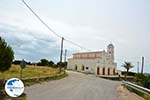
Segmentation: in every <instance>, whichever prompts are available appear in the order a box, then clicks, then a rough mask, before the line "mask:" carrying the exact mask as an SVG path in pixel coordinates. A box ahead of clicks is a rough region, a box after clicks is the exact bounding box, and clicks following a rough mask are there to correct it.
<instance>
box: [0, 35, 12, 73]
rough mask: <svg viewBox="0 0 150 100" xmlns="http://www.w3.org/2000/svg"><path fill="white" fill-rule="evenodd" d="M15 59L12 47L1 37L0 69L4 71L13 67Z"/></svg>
mask: <svg viewBox="0 0 150 100" xmlns="http://www.w3.org/2000/svg"><path fill="white" fill-rule="evenodd" d="M13 59H14V52H13V50H12V48H11V47H10V46H9V45H8V44H7V43H6V41H5V40H4V39H2V38H1V37H0V71H1V72H4V71H6V70H8V69H9V68H10V67H11V64H12V61H13Z"/></svg>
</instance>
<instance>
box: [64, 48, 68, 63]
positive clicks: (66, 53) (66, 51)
mask: <svg viewBox="0 0 150 100" xmlns="http://www.w3.org/2000/svg"><path fill="white" fill-rule="evenodd" d="M66 56H67V49H65V58H64V62H66Z"/></svg>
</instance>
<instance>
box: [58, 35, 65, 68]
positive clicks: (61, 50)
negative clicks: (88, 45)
mask: <svg viewBox="0 0 150 100" xmlns="http://www.w3.org/2000/svg"><path fill="white" fill-rule="evenodd" d="M63 41H64V37H62V39H61V48H60V61H59V62H60V71H61V63H62V54H63Z"/></svg>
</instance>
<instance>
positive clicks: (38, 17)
mask: <svg viewBox="0 0 150 100" xmlns="http://www.w3.org/2000/svg"><path fill="white" fill-rule="evenodd" d="M21 1H22V2H23V4H24V5H25V6H26V7H27V8H28V9H29V10H30V11H31V12H32V13H33V15H34V16H35V17H36V18H37V19H38V20H39V21H40V22H41V23H42V24H43V25H44V26H45V27H46V28H47V29H48V30H49V31H51V32H52V33H53V34H54V35H56V36H57V37H59V38H61V39H62V36H60V35H59V34H57V33H56V32H55V31H54V30H53V29H51V28H50V27H49V26H48V25H47V24H46V23H45V22H44V21H43V20H42V18H41V17H40V16H39V15H38V14H37V13H36V12H35V11H34V10H33V9H32V8H31V7H30V6H29V5H28V4H27V3H26V2H25V0H21ZM64 40H66V41H67V42H69V43H71V44H73V45H75V46H78V47H80V48H83V49H86V50H88V51H90V50H89V49H87V48H85V47H83V46H81V45H79V44H77V43H74V42H72V41H70V40H68V39H65V38H64Z"/></svg>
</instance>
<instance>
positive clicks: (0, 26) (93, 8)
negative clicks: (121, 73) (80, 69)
mask: <svg viewBox="0 0 150 100" xmlns="http://www.w3.org/2000/svg"><path fill="white" fill-rule="evenodd" d="M26 2H27V3H28V4H29V5H30V6H31V7H32V8H33V9H34V10H35V11H36V12H37V13H38V14H39V15H40V16H41V18H42V19H43V20H44V21H45V22H46V23H47V24H48V25H49V26H50V27H51V28H52V29H53V30H54V31H55V32H57V33H58V34H59V35H61V36H64V37H65V38H66V39H69V40H71V41H74V42H76V43H78V44H80V45H82V46H84V47H86V48H88V49H90V50H92V51H98V50H103V49H106V47H107V45H108V44H109V43H110V42H111V43H113V44H114V46H115V58H116V62H117V63H118V66H117V67H118V69H121V70H124V69H123V68H122V67H121V64H122V63H123V61H130V62H132V63H133V65H134V66H135V67H134V68H133V69H132V71H136V70H137V62H138V61H139V62H140V66H141V57H142V56H144V57H145V68H144V71H145V72H149V73H150V53H149V52H150V45H149V43H150V39H149V38H150V1H149V0H59V1H58V0H26ZM0 36H1V37H3V38H4V39H6V41H7V42H8V43H9V44H10V45H11V46H12V47H13V49H14V51H15V58H16V59H26V60H28V61H39V60H40V59H41V58H46V59H49V60H54V61H55V62H57V61H58V60H59V54H60V39H59V38H58V37H56V36H55V35H54V34H52V32H50V31H48V30H47V29H46V28H45V27H44V26H43V25H42V24H41V23H40V22H39V21H38V20H37V19H36V18H35V16H34V15H33V14H32V13H31V12H30V11H29V10H28V9H27V8H26V7H25V6H24V5H23V3H22V2H21V0H1V1H0ZM64 48H65V49H67V50H68V57H70V56H71V55H72V53H73V52H79V51H86V50H84V49H82V48H79V47H76V46H74V45H72V44H69V43H67V42H64Z"/></svg>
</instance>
